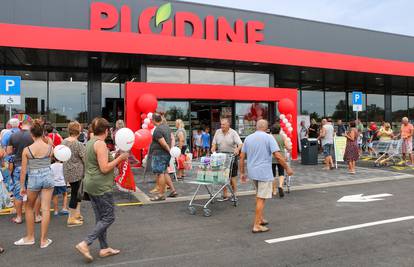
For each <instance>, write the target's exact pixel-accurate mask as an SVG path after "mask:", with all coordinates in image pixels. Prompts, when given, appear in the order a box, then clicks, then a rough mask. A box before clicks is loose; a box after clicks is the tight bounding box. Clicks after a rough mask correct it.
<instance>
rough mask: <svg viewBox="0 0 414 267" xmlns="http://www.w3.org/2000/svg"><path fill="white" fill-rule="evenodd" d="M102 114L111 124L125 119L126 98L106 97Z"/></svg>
mask: <svg viewBox="0 0 414 267" xmlns="http://www.w3.org/2000/svg"><path fill="white" fill-rule="evenodd" d="M102 116H103V117H104V118H106V119H107V120H108V121H109V122H110V123H111V124H113V125H115V122H116V121H117V120H123V119H124V100H123V99H122V98H105V107H103V108H102Z"/></svg>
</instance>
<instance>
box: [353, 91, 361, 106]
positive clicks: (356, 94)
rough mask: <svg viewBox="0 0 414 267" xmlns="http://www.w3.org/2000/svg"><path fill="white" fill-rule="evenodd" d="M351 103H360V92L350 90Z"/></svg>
mask: <svg viewBox="0 0 414 267" xmlns="http://www.w3.org/2000/svg"><path fill="white" fill-rule="evenodd" d="M352 105H362V93H361V92H352Z"/></svg>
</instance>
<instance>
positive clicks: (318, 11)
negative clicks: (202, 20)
mask: <svg viewBox="0 0 414 267" xmlns="http://www.w3.org/2000/svg"><path fill="white" fill-rule="evenodd" d="M184 1H187V2H198V3H204V4H211V5H219V6H226V7H233V8H240V9H246V10H253V11H259V12H266V13H272V14H278V15H284V16H291V17H297V18H304V19H310V20H316V21H322V22H329V23H335V24H341V25H347V26H353V27H358V28H365V29H371V30H377V31H385V32H391V33H397V34H405V35H410V36H414V19H412V10H414V1H411V0H382V1H378V0H347V1H343V0H313V1H309V0H288V1H287V0H256V1H252V0H238V1H235V0H184Z"/></svg>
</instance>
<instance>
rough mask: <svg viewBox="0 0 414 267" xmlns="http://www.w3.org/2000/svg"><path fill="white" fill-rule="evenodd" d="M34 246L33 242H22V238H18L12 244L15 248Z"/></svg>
mask: <svg viewBox="0 0 414 267" xmlns="http://www.w3.org/2000/svg"><path fill="white" fill-rule="evenodd" d="M34 244H35V241H34V240H33V241H30V242H27V241H24V238H20V239H19V240H17V241H16V242H14V245H16V246H32V245H34Z"/></svg>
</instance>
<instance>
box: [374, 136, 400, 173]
mask: <svg viewBox="0 0 414 267" xmlns="http://www.w3.org/2000/svg"><path fill="white" fill-rule="evenodd" d="M402 142H403V141H402V140H401V139H400V140H390V141H384V142H382V143H386V145H385V144H384V145H382V147H384V150H381V151H380V152H378V153H379V154H380V153H382V154H381V156H380V157H379V158H378V159H377V160H376V161H375V166H377V167H381V166H387V165H388V164H389V163H391V164H392V165H396V164H397V163H399V162H401V161H402V156H401V155H402Z"/></svg>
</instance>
